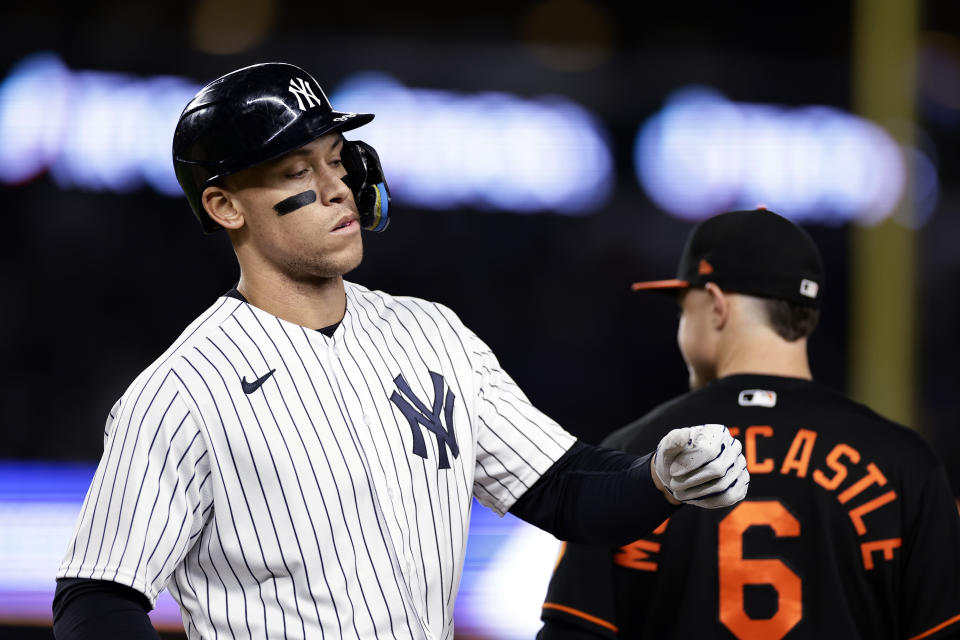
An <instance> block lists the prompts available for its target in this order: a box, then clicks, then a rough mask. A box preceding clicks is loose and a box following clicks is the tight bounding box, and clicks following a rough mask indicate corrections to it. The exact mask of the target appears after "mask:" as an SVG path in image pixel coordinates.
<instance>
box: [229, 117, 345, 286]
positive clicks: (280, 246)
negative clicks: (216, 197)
mask: <svg viewBox="0 0 960 640" xmlns="http://www.w3.org/2000/svg"><path fill="white" fill-rule="evenodd" d="M342 148H343V136H341V135H340V134H339V133H331V134H327V135H325V136H322V137H320V138H318V139H316V140H314V141H313V142H310V143H308V144H306V145H304V146H302V147H300V148H299V149H296V150H294V151H292V152H290V153H288V154H287V155H285V156H283V157H281V158H279V159H278V160H273V161H271V162H267V163H264V164H261V165H257V166H255V167H252V168H250V169H247V170H245V171H241V172H239V173H237V174H234V175H233V176H230V179H229V181H228V186H229V188H230V191H231V192H232V194H233V196H234V198H235V206H237V207H238V209H239V211H240V213H242V215H243V217H244V227H245V228H246V231H245V232H243V233H240V234H235V238H234V239H235V242H242V243H249V246H250V248H251V249H252V250H253V252H254V253H255V254H257V256H258V257H259V258H260V259H262V260H264V261H267V262H268V263H270V264H272V265H273V266H275V267H277V268H279V269H280V270H281V271H282V272H283V273H285V274H286V275H287V276H288V277H290V278H291V279H293V280H297V281H301V280H307V281H309V280H313V279H319V278H330V277H335V276H340V275H343V274H344V273H347V272H348V271H351V270H353V269H355V268H356V267H357V265H359V264H360V261H361V259H362V258H363V243H362V241H361V238H360V223H359V221H358V214H357V206H356V204H355V203H354V200H353V193H352V192H351V191H350V188H349V187H348V186H347V185H346V184H345V183H344V182H343V177H344V176H345V175H347V171H346V169H344V168H343V164H342V163H341V161H340V151H341V149H342ZM306 191H314V192H316V195H317V197H316V201H315V202H312V203H310V204H306V205H304V206H302V207H300V208H298V209H295V210H293V211H291V212H290V213H286V214H284V215H278V213H277V211H276V210H275V209H274V205H276V204H277V203H278V202H280V201H282V200H286V199H287V198H289V197H291V196H295V195H297V194H300V193H304V192H306Z"/></svg>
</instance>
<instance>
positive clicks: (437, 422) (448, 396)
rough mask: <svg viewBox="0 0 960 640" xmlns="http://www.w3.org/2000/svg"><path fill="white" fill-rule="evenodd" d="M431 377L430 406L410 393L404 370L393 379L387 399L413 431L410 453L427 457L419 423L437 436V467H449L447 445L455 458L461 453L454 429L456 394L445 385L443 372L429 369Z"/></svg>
mask: <svg viewBox="0 0 960 640" xmlns="http://www.w3.org/2000/svg"><path fill="white" fill-rule="evenodd" d="M430 380H431V381H433V403H432V408H427V405H426V404H425V403H424V402H423V401H421V400H420V399H419V398H418V397H417V396H416V395H415V394H414V393H413V391H412V390H411V389H410V385H408V384H407V381H406V380H405V379H404V378H403V374H401V375H398V376H397V377H396V378H394V379H393V382H394V384H396V385H397V391H394V392H393V395H391V396H390V402H392V403H393V404H395V405H397V408H398V409H400V413H402V414H403V417H404V418H406V419H407V422H408V423H409V424H410V430H411V432H412V433H413V453H415V454H416V455H418V456H420V457H421V458H424V459H426V457H427V444H426V441H425V440H424V439H423V432H422V431H421V427H422V428H423V429H426V430H427V431H429V432H431V433H432V434H433V435H434V436H435V437H436V439H437V452H438V453H437V466H438V467H439V468H440V469H449V468H450V459H449V458H448V457H447V449H448V448H449V449H450V453H451V454H453V457H454V458H457V457H459V456H460V447H459V446H457V436H456V433H455V432H454V430H453V403H454V401H455V400H456V396H455V395H454V393H453V390H451V389H450V388H446V387H447V385H446V383H445V381H444V379H443V376H441V375H440V374H439V373H434V372H433V371H431V372H430ZM444 388H446V393H444ZM444 423H446V427H444Z"/></svg>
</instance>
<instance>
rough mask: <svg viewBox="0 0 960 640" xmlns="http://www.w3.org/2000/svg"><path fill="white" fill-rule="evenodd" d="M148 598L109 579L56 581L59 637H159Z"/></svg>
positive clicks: (58, 639) (68, 639)
mask: <svg viewBox="0 0 960 640" xmlns="http://www.w3.org/2000/svg"><path fill="white" fill-rule="evenodd" d="M149 610H150V603H149V601H147V598H146V597H145V596H144V595H143V594H142V593H140V592H139V591H137V590H136V589H131V588H130V587H127V586H124V585H122V584H118V583H116V582H110V581H107V580H89V579H84V578H63V579H60V580H57V591H56V595H55V596H54V598H53V636H54V638H56V640H103V638H127V639H129V640H158V639H159V637H160V636H159V635H158V634H157V631H156V630H155V629H154V628H153V625H152V624H151V623H150V617H149V616H148V615H147V612H148V611H149Z"/></svg>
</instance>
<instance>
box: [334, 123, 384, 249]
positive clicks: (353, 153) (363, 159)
mask: <svg viewBox="0 0 960 640" xmlns="http://www.w3.org/2000/svg"><path fill="white" fill-rule="evenodd" d="M340 160H341V162H343V167H344V168H345V169H346V170H347V175H345V176H344V177H343V181H344V182H345V183H346V184H347V186H348V187H350V190H351V191H352V192H353V199H354V201H355V202H356V203H357V211H358V212H359V213H360V226H361V227H363V228H364V229H366V230H367V231H383V230H384V229H386V228H387V225H388V224H389V223H390V188H389V187H388V186H387V179H386V178H385V177H384V176H383V167H382V166H380V156H378V155H377V152H376V150H374V148H373V147H371V146H370V145H369V144H367V143H366V142H362V141H360V140H346V141H344V143H343V149H342V150H341V152H340Z"/></svg>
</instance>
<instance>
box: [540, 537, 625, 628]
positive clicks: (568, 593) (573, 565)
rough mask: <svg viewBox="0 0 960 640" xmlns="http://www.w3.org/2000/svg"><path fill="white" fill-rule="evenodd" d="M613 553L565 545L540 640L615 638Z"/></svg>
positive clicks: (549, 593)
mask: <svg viewBox="0 0 960 640" xmlns="http://www.w3.org/2000/svg"><path fill="white" fill-rule="evenodd" d="M610 554H611V551H610V549H606V548H603V547H592V546H587V545H582V544H575V543H569V542H568V543H564V545H563V550H562V551H561V552H560V558H559V559H558V560H557V568H556V570H555V571H554V572H553V577H552V578H551V579H550V586H549V587H548V588H547V596H546V598H545V599H544V602H543V610H542V611H541V613H540V619H541V620H543V623H544V626H543V629H541V631H540V633H539V634H538V635H537V638H538V640H565V639H567V638H584V639H587V638H616V637H617V631H619V629H618V627H617V619H616V603H615V600H614V592H613V588H614V587H613V567H612V565H611V561H610V560H611V558H610Z"/></svg>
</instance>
